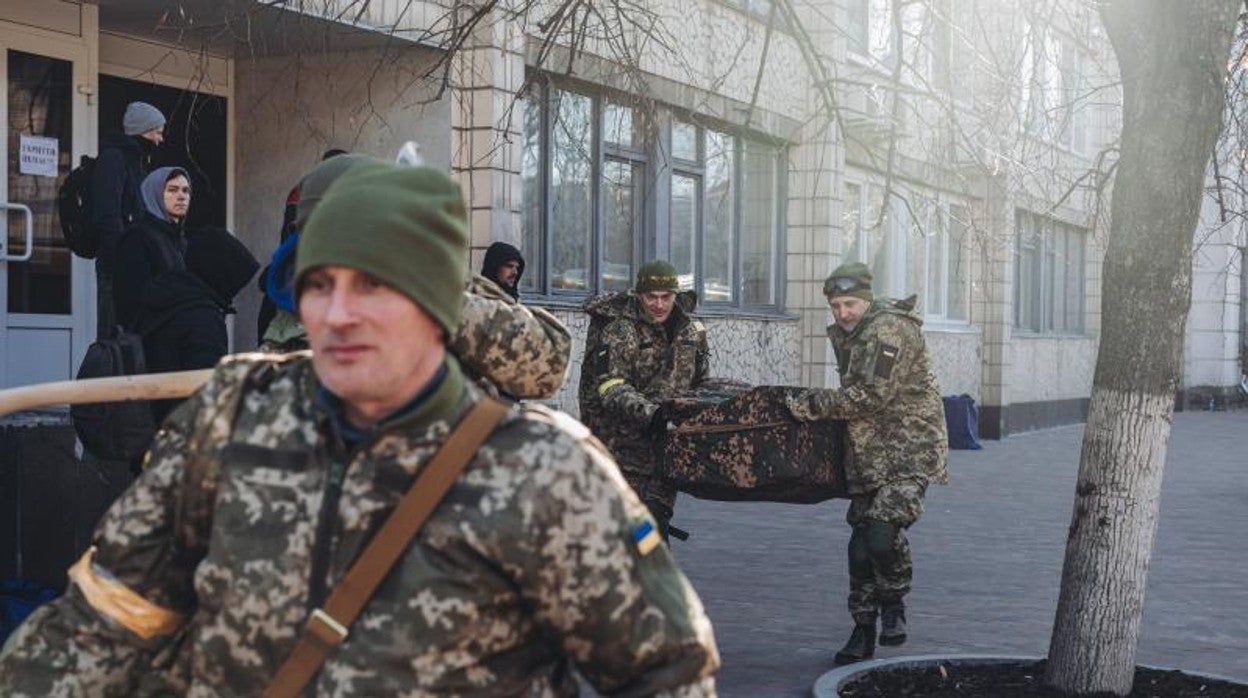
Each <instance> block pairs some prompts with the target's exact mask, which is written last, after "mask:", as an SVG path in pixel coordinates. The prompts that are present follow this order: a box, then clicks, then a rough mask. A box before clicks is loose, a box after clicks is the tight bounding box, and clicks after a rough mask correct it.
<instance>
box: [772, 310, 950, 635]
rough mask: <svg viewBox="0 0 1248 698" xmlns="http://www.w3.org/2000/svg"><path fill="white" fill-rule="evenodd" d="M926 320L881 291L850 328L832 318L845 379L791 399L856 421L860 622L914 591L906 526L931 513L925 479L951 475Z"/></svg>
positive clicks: (801, 411) (851, 459) (855, 598)
mask: <svg viewBox="0 0 1248 698" xmlns="http://www.w3.org/2000/svg"><path fill="white" fill-rule="evenodd" d="M922 325H923V319H922V317H921V316H919V315H918V314H917V313H915V312H914V311H913V303H908V302H905V301H900V302H896V301H891V300H887V299H882V298H877V299H876V300H875V301H874V302H873V303H872V304H871V307H870V309H868V310H867V312H866V313H865V314H864V315H863V317H862V319H861V320H859V322H858V324H857V325H856V326H855V327H854V329H853V331H852V332H846V331H845V330H844V329H842V328H841V327H840V326H838V325H835V324H833V325H830V326H829V327H828V338H829V339H830V340H831V341H832V348H833V349H834V351H835V352H836V360H837V370H838V372H839V373H840V376H841V388H840V389H839V390H809V391H806V392H804V393H802V394H801V395H800V396H798V397H797V398H795V399H793V400H791V401H790V404H789V408H790V411H792V412H793V414H794V415H795V416H797V417H798V418H799V419H808V420H816V419H843V420H846V421H847V422H848V432H849V450H850V453H849V456H848V458H847V460H846V463H845V476H846V480H847V484H848V489H849V493H850V496H851V500H850V505H849V511H848V513H847V515H846V520H847V521H848V522H849V525H850V526H852V527H853V528H854V531H853V534H852V536H851V538H850V544H849V550H850V552H849V558H850V559H849V572H850V593H849V611H850V613H851V614H852V615H853V616H854V619H855V621H857V622H860V623H862V622H867V621H868V619H869V620H870V621H871V622H873V621H874V619H875V614H876V608H877V606H878V605H880V604H888V603H893V602H896V601H900V600H901V598H902V597H903V596H905V594H906V593H907V592H909V591H910V580H911V577H912V576H913V568H912V566H911V559H910V545H909V542H908V541H907V540H906V534H905V529H906V528H908V527H909V526H910V525H911V524H913V523H914V522H915V521H917V520H918V518H919V516H920V515H921V514H922V513H923V495H924V493H925V491H926V489H927V485H928V484H930V483H933V482H935V483H939V484H944V483H946V482H948V480H949V475H948V470H947V467H946V461H947V457H948V447H949V444H948V437H947V435H946V432H945V412H944V406H943V404H942V403H941V400H940V392H939V391H938V389H937V387H936V378H935V376H934V375H933V374H932V365H931V358H930V357H929V356H928V353H927V346H926V344H925V343H924V341H923V332H922Z"/></svg>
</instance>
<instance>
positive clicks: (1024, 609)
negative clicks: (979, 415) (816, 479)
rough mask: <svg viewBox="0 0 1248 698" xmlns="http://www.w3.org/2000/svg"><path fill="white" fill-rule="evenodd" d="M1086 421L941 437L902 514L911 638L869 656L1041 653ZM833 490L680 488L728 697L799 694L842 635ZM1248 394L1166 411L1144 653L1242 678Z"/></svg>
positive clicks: (845, 621) (840, 532) (841, 544)
mask: <svg viewBox="0 0 1248 698" xmlns="http://www.w3.org/2000/svg"><path fill="white" fill-rule="evenodd" d="M1082 434H1083V430H1082V427H1063V428H1058V429H1052V430H1048V431H1043V432H1035V433H1030V434H1021V435H1017V436H1012V437H1009V438H1007V439H1005V440H1004V441H995V442H993V441H989V442H985V448H984V450H982V451H954V452H952V454H951V460H950V473H951V477H952V482H951V484H950V485H948V486H946V487H934V488H932V490H931V491H930V492H929V495H928V498H927V512H926V514H925V515H924V518H923V519H922V520H921V521H920V522H919V523H918V524H917V525H916V526H915V527H914V528H913V529H912V530H911V536H910V539H911V544H912V546H913V548H914V558H915V585H914V586H915V588H914V591H913V592H912V593H911V594H910V596H909V598H908V602H909V612H908V615H909V620H910V640H909V642H908V643H907V644H906V645H905V646H903V647H896V648H883V649H882V650H877V652H876V656H877V657H891V656H900V655H903V654H930V653H997V654H1027V655H1037V656H1038V655H1043V654H1044V653H1045V651H1046V650H1047V647H1048V642H1049V632H1050V630H1051V628H1052V624H1053V614H1054V611H1055V609H1056V605H1057V592H1058V583H1059V579H1060V575H1061V563H1062V552H1063V545H1064V540H1065V530H1066V527H1067V525H1068V524H1069V519H1070V507H1071V503H1072V500H1073V493H1074V478H1075V473H1076V471H1077V468H1078V457H1079V445H1080V439H1081V438H1082ZM845 506H846V504H845V503H844V502H829V503H824V504H820V505H777V504H747V503H724V502H705V501H699V500H695V499H691V498H688V497H685V496H683V495H682V496H681V500H680V502H679V504H678V506H677V516H676V519H675V523H676V524H677V525H678V526H681V527H683V528H686V529H688V530H690V531H692V532H693V537H692V538H691V540H690V541H689V542H686V543H679V542H677V543H676V553H677V555H678V557H679V559H680V561H681V564H682V565H683V566H684V568H685V570H686V572H687V573H688V574H689V577H690V579H692V581H693V583H694V585H695V586H696V587H697V589H698V591H699V593H700V594H701V596H702V599H703V601H704V602H705V603H706V606H707V609H708V611H709V613H710V615H711V619H712V621H713V622H714V624H715V629H716V634H717V637H718V640H719V647H720V651H721V654H722V655H723V661H724V667H723V669H722V671H721V673H720V678H719V686H720V695H721V696H725V697H728V698H758V697H769V696H808V695H810V688H811V686H812V684H813V683H814V681H815V679H816V678H818V677H819V675H820V674H822V673H823V672H824V671H826V670H828V669H829V668H831V663H832V655H833V653H834V652H835V651H836V649H837V648H839V647H840V645H841V643H842V642H843V641H844V639H845V638H846V637H847V636H848V634H849V631H850V628H851V622H850V619H849V616H848V614H847V613H846V611H845V591H846V588H847V580H846V570H845V546H846V544H847V543H848V539H849V528H848V526H846V525H845V523H844V515H845ZM1245 541H1248V411H1236V412H1214V413H1209V412H1185V413H1180V414H1178V415H1176V418H1175V426H1174V431H1173V434H1172V437H1171V443H1170V450H1169V461H1168V464H1167V467H1166V476H1165V483H1164V490H1163V495H1162V501H1161V520H1160V524H1159V528H1158V536H1157V544H1156V547H1155V549H1154V554H1153V562H1152V571H1151V574H1150V576H1149V588H1148V597H1147V601H1146V605H1145V613H1144V623H1143V630H1142V634H1141V640H1140V654H1139V661H1140V662H1141V663H1145V664H1153V665H1161V666H1175V667H1181V668H1184V669H1188V670H1192V671H1201V672H1207V673H1215V674H1223V675H1228V676H1234V677H1239V678H1243V679H1245V680H1248V659H1246V657H1248V584H1245V579H1246V578H1248V544H1246V543H1245Z"/></svg>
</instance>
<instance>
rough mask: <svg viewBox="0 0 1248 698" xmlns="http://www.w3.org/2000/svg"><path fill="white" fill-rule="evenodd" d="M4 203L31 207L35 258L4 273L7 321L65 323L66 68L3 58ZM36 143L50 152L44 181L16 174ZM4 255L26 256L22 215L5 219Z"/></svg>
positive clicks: (29, 58) (41, 59)
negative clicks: (33, 318)
mask: <svg viewBox="0 0 1248 698" xmlns="http://www.w3.org/2000/svg"><path fill="white" fill-rule="evenodd" d="M8 58H9V71H8V82H9V87H8V105H9V110H8V111H9V123H8V143H9V164H8V192H7V194H8V200H9V201H12V202H14V203H20V204H25V205H27V206H29V207H30V211H31V214H32V222H31V224H32V225H33V226H34V231H33V235H34V250H33V252H32V255H31V258H30V260H29V261H27V262H20V263H12V264H9V265H8V287H9V300H8V310H9V312H10V313H36V314H43V313H47V314H54V315H69V314H70V312H71V310H70V306H71V302H70V300H71V299H70V279H69V270H70V258H71V253H70V251H69V248H68V247H67V246H66V244H65V239H64V238H63V237H62V236H61V224H60V218H59V216H58V214H57V208H56V191H57V188H58V187H59V186H60V184H61V183H62V182H64V181H65V177H67V176H69V171H70V169H71V167H72V163H71V159H72V158H73V154H74V143H73V119H72V104H73V100H72V97H73V83H74V81H73V66H72V65H71V64H70V62H69V61H63V60H59V59H56V58H47V57H45V56H36V55H34V54H30V53H23V52H21V51H9V53H8ZM23 137H26V138H30V137H33V138H36V139H39V140H38V141H36V143H37V145H38V147H40V148H41V149H42V148H46V149H47V150H49V151H50V150H53V149H54V150H55V152H56V156H55V158H51V157H49V160H53V161H52V162H49V163H48V164H49V169H48V173H47V174H22V173H21V167H20V163H19V161H20V158H19V157H18V156H17V153H18V150H19V143H20V141H21V140H22V139H23ZM7 218H8V220H7V222H8V248H7V252H8V253H9V254H12V255H20V254H24V253H25V252H26V251H27V250H26V221H25V218H24V216H23V215H21V214H19V213H18V212H16V211H10V212H9V215H8V217H7Z"/></svg>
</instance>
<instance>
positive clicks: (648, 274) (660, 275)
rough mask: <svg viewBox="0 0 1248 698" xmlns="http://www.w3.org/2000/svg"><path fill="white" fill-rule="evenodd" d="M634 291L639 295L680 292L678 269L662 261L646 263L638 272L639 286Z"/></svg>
mask: <svg viewBox="0 0 1248 698" xmlns="http://www.w3.org/2000/svg"><path fill="white" fill-rule="evenodd" d="M633 290H635V291H637V293H649V292H651V291H671V292H673V293H675V292H676V291H679V290H680V284H679V283H678V282H677V280H676V267H674V266H672V265H671V264H669V263H667V262H665V261H663V260H661V259H655V260H652V261H649V262H646V263H645V264H643V265H641V268H640V269H638V270H637V285H636V286H635V287H634V289H633Z"/></svg>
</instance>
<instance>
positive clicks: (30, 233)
mask: <svg viewBox="0 0 1248 698" xmlns="http://www.w3.org/2000/svg"><path fill="white" fill-rule="evenodd" d="M0 209H4V210H5V211H6V212H7V211H21V212H22V217H23V218H25V219H26V236H25V237H26V248H25V249H24V250H23V251H22V253H21V254H20V255H8V254H6V255H0V261H2V262H29V261H30V258H31V257H32V256H34V254H35V217H34V215H32V214H31V212H30V207H29V206H27V205H26V204H13V203H9V202H7V201H5V202H0ZM0 249H2V248H0Z"/></svg>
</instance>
